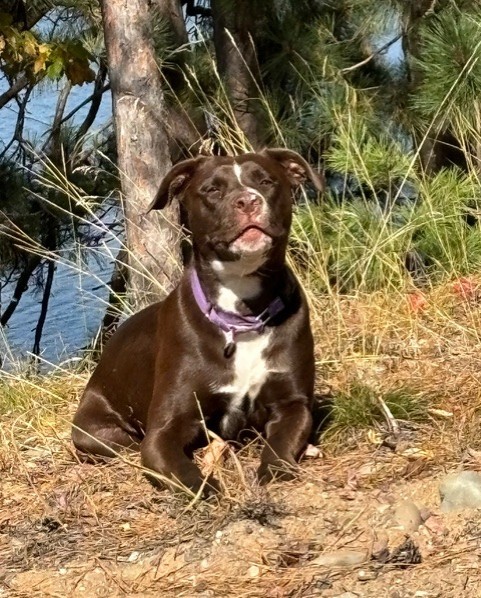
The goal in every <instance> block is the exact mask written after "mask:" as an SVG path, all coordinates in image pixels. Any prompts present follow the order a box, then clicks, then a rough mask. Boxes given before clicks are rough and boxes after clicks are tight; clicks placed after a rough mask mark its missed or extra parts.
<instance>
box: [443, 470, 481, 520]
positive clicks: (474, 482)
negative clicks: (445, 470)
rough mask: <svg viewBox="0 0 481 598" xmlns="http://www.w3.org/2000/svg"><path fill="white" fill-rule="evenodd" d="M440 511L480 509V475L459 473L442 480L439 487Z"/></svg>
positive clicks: (469, 472) (466, 472)
mask: <svg viewBox="0 0 481 598" xmlns="http://www.w3.org/2000/svg"><path fill="white" fill-rule="evenodd" d="M439 494H440V495H441V510H442V511H444V512H445V513H447V512H449V511H456V510H458V509H463V508H480V507H481V474H479V473H477V472H476V471H460V472H459V473H452V474H450V475H448V476H446V477H445V478H444V480H443V481H442V482H441V484H440V485H439Z"/></svg>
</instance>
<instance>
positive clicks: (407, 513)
mask: <svg viewBox="0 0 481 598" xmlns="http://www.w3.org/2000/svg"><path fill="white" fill-rule="evenodd" d="M394 519H395V520H396V522H397V523H398V524H399V525H400V526H402V527H403V528H404V529H405V530H406V531H407V532H415V531H416V530H417V529H418V527H419V526H420V525H422V523H423V519H422V517H421V513H420V511H419V509H418V508H417V506H416V505H415V504H414V503H413V502H412V501H411V500H405V501H404V502H402V503H401V504H399V505H398V506H397V507H396V510H395V511H394Z"/></svg>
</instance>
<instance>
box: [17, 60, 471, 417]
mask: <svg viewBox="0 0 481 598" xmlns="http://www.w3.org/2000/svg"><path fill="white" fill-rule="evenodd" d="M198 60H200V61H203V63H204V67H203V68H205V62H206V54H203V55H202V56H201V57H200V58H198ZM192 64H193V65H194V66H193V67H192V69H191V70H190V71H189V72H187V73H186V81H187V82H188V86H189V93H190V95H191V98H194V99H195V101H196V102H197V103H198V104H199V105H201V106H203V108H204V111H205V112H206V114H207V115H208V119H209V122H211V123H212V125H213V126H214V127H215V130H216V134H217V136H218V138H219V141H220V143H221V144H222V146H223V147H224V148H225V149H226V151H227V152H229V153H231V154H235V153H239V152H244V151H248V150H249V143H248V141H247V140H246V138H245V136H244V134H243V133H242V131H241V130H240V129H239V128H238V126H237V125H236V123H235V121H234V117H233V110H232V107H231V106H230V104H229V101H228V97H227V93H226V91H225V89H224V86H223V84H222V81H221V80H220V78H219V76H218V73H217V71H216V68H215V63H214V62H213V61H212V62H211V63H210V72H211V75H212V81H211V85H210V88H211V89H214V90H215V92H213V93H209V95H207V94H206V92H205V91H204V89H205V86H203V85H202V84H201V82H200V80H199V73H198V72H197V71H196V70H195V68H194V67H195V64H196V62H195V60H194V61H193V63H192ZM336 84H337V86H338V87H339V86H340V85H341V83H339V82H337V83H336ZM344 85H345V86H346V89H345V92H344V93H339V94H337V96H336V98H337V99H336V98H334V100H335V101H334V100H333V99H332V98H331V100H330V101H329V107H328V108H329V118H330V146H329V149H328V150H327V152H326V153H325V155H324V156H322V160H323V163H324V165H325V166H326V168H327V170H328V173H329V174H330V177H328V181H329V182H330V185H329V186H328V189H327V191H326V193H325V194H324V195H322V196H321V197H318V198H315V197H313V196H312V194H311V193H310V191H309V189H307V190H306V191H304V192H303V194H302V197H301V198H300V200H299V202H298V203H297V205H296V206H295V213H294V222H293V228H292V234H291V243H290V247H289V262H290V264H291V265H292V266H293V268H294V269H295V271H296V273H297V274H298V276H299V278H300V280H301V282H302V284H303V286H304V288H305V290H306V292H307V295H308V297H309V300H310V303H311V307H312V321H313V328H314V333H315V338H316V348H317V354H318V365H319V373H320V379H327V380H328V381H329V382H333V383H334V385H335V386H337V388H338V390H339V397H340V398H339V401H340V403H339V404H341V403H343V404H346V400H345V399H346V396H347V397H348V396H350V394H349V392H350V391H348V390H346V389H347V388H352V387H353V385H354V388H358V386H356V385H357V384H359V380H358V379H357V377H358V374H359V368H358V367H357V366H358V365H359V363H361V364H362V368H363V367H364V365H365V364H366V363H376V362H377V361H379V360H382V359H384V358H385V356H386V355H392V354H396V355H398V356H400V355H409V356H412V355H416V356H418V355H419V354H421V353H422V350H421V349H419V347H425V346H428V347H430V348H431V347H432V346H434V345H436V346H442V345H443V344H446V343H447V344H449V343H451V342H452V339H454V338H456V339H457V342H459V343H460V347H462V348H461V350H462V351H463V350H468V347H469V346H471V345H472V344H473V342H474V343H475V342H478V336H479V335H478V332H477V330H478V324H479V322H478V320H479V314H478V312H477V310H476V308H475V305H474V304H469V305H468V306H465V307H466V310H465V311H464V312H463V314H462V317H461V319H460V320H456V318H457V317H458V316H459V310H458V312H457V311H456V306H453V303H452V302H451V300H450V299H449V298H447V295H448V294H449V293H448V291H447V289H448V287H447V286H446V285H449V284H451V282H452V281H453V280H455V279H457V278H459V277H462V276H471V275H472V276H474V277H476V276H475V275H476V273H477V271H478V269H479V267H480V265H481V226H480V222H479V215H480V214H481V205H480V197H481V185H480V181H479V176H478V173H477V170H476V165H474V164H471V163H469V161H468V169H467V170H466V171H460V170H457V169H455V168H450V169H445V170H442V171H440V172H438V173H436V174H434V175H430V176H428V175H427V174H426V173H425V172H424V171H423V169H422V167H421V165H420V160H419V156H418V154H417V152H416V151H414V149H413V148H412V147H411V146H410V144H409V143H408V140H407V139H406V138H405V137H403V135H400V134H399V132H396V131H395V130H394V129H393V128H392V126H391V125H386V127H384V128H382V127H378V128H377V129H376V128H373V127H372V126H371V120H372V118H373V110H374V107H373V102H371V101H370V100H369V98H368V99H366V98H362V102H361V103H362V110H361V111H360V110H359V104H360V101H361V100H360V98H359V97H358V94H356V93H354V92H353V90H352V89H351V88H349V86H348V84H347V83H345V84H344ZM258 92H259V101H260V103H261V105H262V107H263V112H264V115H265V119H266V122H265V125H266V127H267V128H269V129H270V130H271V132H272V134H273V137H274V138H275V140H276V143H279V144H283V143H284V144H285V143H286V140H287V138H288V139H290V140H291V139H292V135H293V129H292V128H290V129H289V130H288V131H287V130H286V131H285V130H283V123H282V122H281V121H280V120H279V119H278V118H277V117H276V105H275V98H272V97H270V96H268V95H265V94H263V93H262V90H261V89H259V90H258ZM313 94H314V95H316V94H318V98H317V99H318V101H319V102H320V103H321V102H324V101H325V98H324V96H322V94H321V92H320V91H318V86H316V87H315V88H313ZM336 102H344V103H343V104H342V105H341V104H340V103H339V104H336ZM333 103H334V105H333ZM309 119H310V120H309V125H310V126H315V119H314V118H313V113H311V114H310V115H309ZM322 122H323V125H322V126H323V127H325V122H324V120H323V121H322ZM463 135H464V133H463V131H461V130H460V132H459V137H460V139H464V136H463ZM199 136H200V133H199ZM314 136H315V132H314ZM294 145H296V143H294ZM300 145H302V144H300ZM43 172H44V174H37V179H38V181H39V183H42V184H43V186H44V189H45V193H44V194H42V193H39V194H38V195H37V198H38V200H39V201H43V202H45V205H46V208H47V209H56V210H62V211H63V213H64V214H65V215H66V217H69V218H71V219H72V221H76V222H77V223H78V222H80V223H81V224H82V225H83V226H89V227H92V229H93V230H96V231H97V232H98V233H99V234H100V233H101V234H102V235H104V236H105V237H104V238H105V239H110V242H105V243H104V250H105V252H106V253H107V255H108V257H109V259H110V261H111V262H113V261H114V260H115V255H114V253H113V252H112V250H111V247H112V243H114V245H115V246H116V247H119V248H120V247H121V248H124V249H126V250H127V251H128V252H129V248H128V247H126V246H125V238H124V235H123V233H122V232H121V231H120V233H119V232H115V231H114V230H112V229H109V230H106V228H105V224H104V223H103V222H101V221H99V219H98V217H97V209H98V206H99V204H101V202H102V200H103V198H94V197H90V196H88V195H87V194H86V193H85V192H84V191H82V189H80V188H78V187H76V186H74V185H73V184H72V183H71V182H69V181H68V179H67V177H66V175H65V173H64V172H62V171H61V169H59V167H58V166H53V165H52V164H50V163H48V162H45V161H44V162H43ZM52 192H54V194H55V193H57V194H58V195H61V196H62V197H67V198H68V202H66V203H64V204H63V205H62V207H59V206H54V205H52V203H51V199H49V198H50V197H51V196H52ZM118 209H119V212H120V211H121V210H122V203H121V202H120V201H119V203H118ZM79 214H80V215H79ZM125 224H126V225H127V226H128V225H129V223H128V222H127V223H125ZM6 230H7V231H8V232H7V234H10V235H14V236H15V239H16V241H17V243H19V244H20V245H21V246H22V247H23V248H24V249H25V250H27V251H31V252H33V253H39V254H41V255H44V256H45V257H48V258H49V259H54V260H56V261H57V262H58V263H62V264H63V265H65V266H67V267H69V268H71V269H72V270H73V271H75V272H76V273H77V274H78V276H79V279H81V277H82V275H83V274H84V273H87V272H88V270H89V259H94V258H95V254H96V253H98V248H86V247H81V246H80V245H79V244H78V243H77V242H76V240H75V239H72V246H71V251H70V252H63V253H55V252H47V253H46V252H45V250H44V249H43V248H42V247H41V246H39V245H38V243H36V242H35V241H34V240H33V239H31V238H28V237H27V236H26V235H25V234H23V232H22V231H19V230H15V229H13V228H10V229H6ZM12 231H13V232H12ZM89 256H90V258H89ZM129 264H130V265H129V267H130V268H132V269H134V270H136V271H137V272H138V273H139V272H140V273H142V274H143V275H145V276H146V277H147V278H149V280H150V274H149V273H148V272H143V271H142V266H141V264H139V263H138V260H137V257H136V256H135V254H133V253H132V252H129ZM98 283H99V285H104V284H105V282H104V281H103V280H101V279H100V278H99V280H98ZM421 291H422V293H425V294H426V296H427V297H428V299H427V303H426V305H425V306H424V305H423V311H422V313H423V314H429V317H426V318H424V319H423V317H419V314H418V313H417V311H416V309H411V307H412V306H411V305H410V303H409V294H410V293H413V292H421ZM162 292H163V289H161V288H159V294H162ZM118 299H119V305H120V309H121V312H122V317H124V316H125V315H128V314H129V313H131V310H132V306H131V305H130V304H129V302H128V301H126V299H125V297H119V298H118ZM106 307H107V305H106ZM19 309H21V307H20V308H19ZM423 343H424V344H423ZM353 363H356V364H357V366H356V367H352V364H353ZM362 368H361V369H362ZM404 382H405V381H403V385H405V384H404ZM361 385H362V386H363V387H365V386H366V384H365V381H362V382H361ZM391 387H392V384H391ZM343 388H344V390H343ZM389 392H390V393H391V392H392V390H390V391H389ZM361 394H362V393H361ZM381 394H382V393H381ZM12 396H13V395H12ZM11 402H12V401H11V399H10V398H8V403H9V405H10V404H11ZM368 402H369V401H368ZM354 404H355V402H354ZM411 407H412V406H410V408H409V409H408V411H409V412H410V413H414V412H415V411H416V410H415V409H412V408H411ZM344 411H345V410H344ZM361 411H362V410H356V409H354V410H352V409H351V412H359V414H360V413H361ZM360 417H361V415H360ZM363 417H364V416H363ZM369 418H370V416H368V419H369ZM341 419H342V418H341ZM374 419H375V418H374ZM371 420H372V418H371V419H369V421H371ZM342 421H344V423H345V425H351V424H350V423H346V422H348V421H349V422H352V418H351V417H348V418H347V419H345V420H342Z"/></svg>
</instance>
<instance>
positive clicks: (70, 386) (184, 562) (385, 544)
mask: <svg viewBox="0 0 481 598" xmlns="http://www.w3.org/2000/svg"><path fill="white" fill-rule="evenodd" d="M444 295H445V293H444ZM444 295H443V297H444ZM478 299H479V300H478ZM430 300H431V298H430ZM443 301H445V300H444V299H443ZM399 303H400V302H399V301H397V303H396V305H394V307H393V304H392V303H386V302H385V300H384V299H383V298H382V297H381V298H380V299H377V298H374V299H373V300H372V303H370V304H366V303H365V302H364V303H363V304H360V303H357V304H354V303H352V302H351V303H346V304H343V305H341V306H338V307H336V308H335V309H334V310H331V312H329V311H328V310H323V311H322V310H320V313H322V317H321V316H320V317H319V318H318V320H316V338H317V339H318V341H317V346H318V351H319V356H318V365H319V368H318V370H319V379H320V380H328V382H329V384H330V385H331V387H332V388H333V391H334V394H335V393H336V392H339V391H342V390H345V389H349V388H350V389H351V390H350V392H351V395H350V396H351V399H352V400H355V399H356V396H355V394H356V393H355V392H353V391H352V388H353V387H352V384H351V383H352V381H355V383H356V384H357V387H356V388H360V386H359V385H360V384H362V385H364V387H369V388H374V389H376V392H379V393H381V394H382V393H383V392H384V391H386V392H387V391H390V390H392V389H399V388H406V386H407V385H410V386H411V387H412V388H417V389H421V390H422V392H423V393H424V394H425V395H426V396H427V397H428V399H429V409H428V410H427V411H426V414H425V415H426V417H425V418H424V420H423V421H416V420H415V419H413V418H411V419H409V418H406V420H402V419H400V420H399V422H398V423H399V426H400V434H399V436H398V437H397V438H396V439H395V441H393V439H392V430H391V431H389V429H388V426H387V425H385V424H386V422H384V423H382V422H381V423H379V422H378V423H377V424H376V425H368V426H364V427H358V426H356V425H351V424H349V422H348V420H346V419H344V420H339V419H338V420H337V424H336V426H337V427H336V426H334V427H333V428H332V429H331V431H330V432H329V433H328V434H326V435H324V437H323V440H322V444H321V450H322V455H321V456H320V457H319V458H310V459H304V460H303V461H302V463H301V467H300V475H299V478H298V479H297V480H295V481H293V482H288V483H275V484H272V485H270V486H268V487H267V488H259V487H258V486H257V485H256V483H255V477H254V474H255V468H256V466H257V463H258V453H259V448H260V447H259V446H255V445H250V446H248V447H244V448H241V449H240V450H239V451H238V452H236V453H229V454H228V455H227V457H226V460H225V462H224V463H223V464H222V465H219V466H218V467H217V469H218V471H217V477H218V478H219V479H220V481H221V485H222V488H223V493H222V495H221V496H220V497H219V499H218V500H215V499H214V500H209V501H197V502H193V501H192V500H191V499H190V498H188V497H186V496H180V495H174V494H172V493H171V492H170V491H168V490H156V489H154V488H153V487H152V486H151V485H150V484H149V483H148V481H147V480H146V479H145V478H144V476H143V474H142V472H141V471H140V469H139V466H138V460H137V457H131V458H130V460H129V461H126V460H121V459H117V460H113V461H111V462H110V463H108V464H101V465H89V464H83V463H79V462H78V460H77V459H76V456H75V454H74V453H73V451H72V448H71V444H70V421H71V417H72V414H73V412H74V409H75V405H76V403H77V400H78V397H79V393H80V391H81V389H82V387H83V386H84V384H85V376H77V375H74V374H72V375H71V376H70V377H67V378H62V377H60V378H59V379H58V380H56V379H52V380H51V381H49V380H48V377H47V378H46V379H42V380H29V379H28V378H21V379H19V380H15V379H12V380H11V381H8V380H7V381H6V382H5V383H4V385H3V386H2V387H1V388H0V403H1V404H2V413H3V415H2V426H1V427H0V474H1V478H0V479H1V481H0V597H1V596H8V597H10V596H11V597H25V598H26V597H29V598H30V597H36V596H46V597H54V596H55V597H66V596H67V597H70V596H72V597H74V596H75V597H77V596H79V597H80V596H88V597H90V596H109V597H116V596H162V597H171V596H172V597H174V596H175V597H181V596H187V597H197V596H199V597H201V596H206V597H207V596H215V597H222V598H223V597H236V598H237V597H238V598H244V597H245V598H250V597H262V598H284V597H293V598H294V597H310V596H322V597H331V598H332V597H340V598H341V597H342V598H354V597H356V596H362V597H373V598H383V597H386V598H408V597H409V598H411V597H419V598H421V597H426V598H435V597H438V598H449V597H451V596H453V597H456V598H459V597H460V596H462V597H463V598H464V597H466V598H471V597H473V598H474V597H479V596H481V573H480V565H481V518H480V513H479V511H477V510H464V511H461V512H457V513H452V514H449V515H448V514H443V513H441V511H440V498H439V491H438V487H439V481H440V480H441V479H442V478H443V477H444V476H445V475H446V473H447V472H452V471H457V470H459V469H469V470H475V471H476V470H481V439H480V435H479V426H480V417H479V414H480V412H481V338H480V337H479V335H478V332H477V331H478V330H481V298H478V297H477V296H476V297H475V298H474V299H473V300H472V301H471V303H469V305H467V306H465V304H464V303H462V304H459V301H458V302H457V303H454V304H453V306H451V304H449V305H448V306H447V307H445V306H444V303H442V304H441V305H440V306H439V304H435V303H434V300H433V307H432V308H431V309H430V311H429V312H426V313H421V314H420V315H419V316H418V315H416V316H415V317H414V316H412V315H411V314H410V313H408V312H406V314H407V315H406V316H405V323H404V321H403V320H402V317H403V313H404V312H403V311H402V309H404V307H402V306H401V307H399V308H398V307H397V304H399ZM396 309H397V311H396ZM340 314H341V315H342V318H343V319H342V321H341V319H340ZM393 314H396V316H395V317H393ZM445 314H446V315H445ZM341 323H342V325H343V326H344V328H341ZM2 384H3V383H2ZM386 389H387V390H386ZM417 398H418V395H416V400H417ZM354 411H356V410H354ZM347 412H348V411H346V413H347ZM349 417H351V418H352V414H351V415H350V416H349ZM354 417H359V413H354ZM340 421H344V428H342V427H341V426H340V423H339V422H340ZM346 422H347V423H346ZM354 423H355V422H354ZM346 426H347V428H346ZM349 426H351V427H349ZM404 500H412V501H414V502H415V503H416V505H417V506H418V507H419V508H420V509H421V513H422V515H423V518H424V523H423V524H422V525H421V526H420V527H419V528H418V529H417V530H416V531H411V532H406V531H405V530H403V529H402V528H401V527H400V526H399V525H398V523H397V522H396V520H395V518H394V511H395V509H396V507H397V506H398V505H399V504H400V503H402V502H403V501H404ZM340 550H341V551H348V555H347V556H348V557H349V555H350V558H351V557H352V556H353V554H354V557H355V558H356V559H357V560H356V562H357V563H358V564H356V565H352V566H338V565H339V563H341V564H342V561H343V560H345V558H347V557H346V553H345V552H343V553H341V556H342V558H340V556H339V553H338V552H337V551H340ZM333 553H334V556H335V557H336V559H337V560H336V562H337V563H338V565H337V566H333V565H332V564H331V565H329V566H324V565H322V564H320V562H319V559H320V558H321V560H322V558H325V557H326V555H332V554H333ZM324 562H325V561H324Z"/></svg>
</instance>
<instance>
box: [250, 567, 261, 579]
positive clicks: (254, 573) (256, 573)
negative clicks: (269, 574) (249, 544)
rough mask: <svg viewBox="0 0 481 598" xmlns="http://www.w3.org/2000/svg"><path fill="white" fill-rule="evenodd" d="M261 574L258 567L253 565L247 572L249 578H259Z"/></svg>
mask: <svg viewBox="0 0 481 598" xmlns="http://www.w3.org/2000/svg"><path fill="white" fill-rule="evenodd" d="M260 572H261V570H260V569H259V567H258V566H257V565H251V566H250V567H249V569H248V570H247V575H248V576H249V577H259V573H260Z"/></svg>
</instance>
